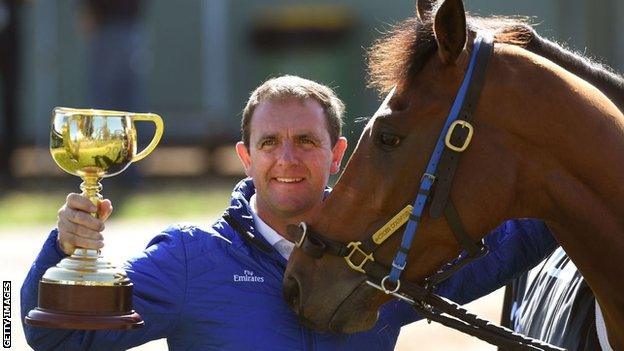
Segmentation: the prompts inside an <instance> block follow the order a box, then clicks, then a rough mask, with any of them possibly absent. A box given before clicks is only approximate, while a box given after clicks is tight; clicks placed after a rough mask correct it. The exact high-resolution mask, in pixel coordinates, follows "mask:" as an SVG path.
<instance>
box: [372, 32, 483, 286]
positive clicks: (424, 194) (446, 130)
mask: <svg viewBox="0 0 624 351" xmlns="http://www.w3.org/2000/svg"><path fill="white" fill-rule="evenodd" d="M484 40H491V39H489V38H487V39H486V38H484V37H482V36H481V35H477V38H476V39H475V42H474V46H473V50H472V54H471V56H470V63H469V64H468V69H467V70H466V73H465V74H464V79H463V81H462V83H461V86H460V87H459V91H458V92H457V95H456V96H455V101H454V102H453V106H452V107H451V111H450V112H449V115H448V117H447V119H446V122H445V124H444V127H443V128H442V131H441V132H440V136H439V138H438V141H437V143H436V146H435V149H434V151H433V153H432V154H431V158H430V159H429V164H427V168H426V170H425V173H424V174H423V175H422V178H421V181H420V188H419V190H418V195H417V196H416V199H415V200H414V204H413V210H412V212H411V213H410V216H409V220H408V222H407V226H406V228H405V231H404V232H403V238H402V240H401V245H400V247H399V249H398V251H397V253H396V255H395V257H394V259H393V261H392V268H391V270H390V273H389V274H388V276H386V277H385V278H384V279H383V280H382V282H381V286H382V287H383V289H384V291H386V292H390V293H392V292H396V291H397V290H398V289H399V286H400V278H401V274H402V273H403V270H404V269H405V266H406V265H407V254H408V252H409V249H410V247H411V245H412V241H413V240H414V237H415V235H416V230H417V229H418V224H419V223H420V219H421V217H422V215H423V212H424V209H425V205H426V204H427V200H428V199H429V198H430V191H431V187H432V186H433V184H434V182H435V179H436V174H437V169H438V163H439V162H440V157H441V156H442V152H443V151H444V148H445V147H448V148H450V149H452V150H454V151H458V152H461V151H463V150H465V149H466V147H468V144H469V143H470V138H471V137H472V126H471V125H470V124H469V123H468V122H465V121H462V120H459V119H458V116H459V112H460V110H461V108H462V105H463V104H464V101H465V99H466V93H467V92H468V88H469V87H470V84H471V81H472V75H473V72H474V69H475V65H476V62H477V57H478V54H479V50H480V49H481V43H482V42H483V41H484ZM457 126H461V127H463V128H469V131H468V133H469V136H468V138H467V139H466V140H465V142H464V145H461V146H459V147H457V146H454V145H452V144H450V142H449V136H450V135H451V134H452V132H453V130H454V129H455V128H456V127H457ZM387 281H390V283H392V284H393V285H394V286H395V288H393V289H387V288H386V287H385V284H386V283H387Z"/></svg>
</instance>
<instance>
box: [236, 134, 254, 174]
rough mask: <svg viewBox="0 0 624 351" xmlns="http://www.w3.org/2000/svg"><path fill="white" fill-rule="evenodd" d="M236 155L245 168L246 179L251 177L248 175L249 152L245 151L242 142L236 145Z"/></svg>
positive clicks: (245, 148)
mask: <svg viewBox="0 0 624 351" xmlns="http://www.w3.org/2000/svg"><path fill="white" fill-rule="evenodd" d="M236 154H237V155H238V159H239V160H240V161H241V163H242V164H243V167H244V168H245V174H246V175H247V176H248V177H251V174H249V169H250V168H251V157H250V156H249V150H247V147H246V146H245V143H243V142H242V141H239V142H238V143H236Z"/></svg>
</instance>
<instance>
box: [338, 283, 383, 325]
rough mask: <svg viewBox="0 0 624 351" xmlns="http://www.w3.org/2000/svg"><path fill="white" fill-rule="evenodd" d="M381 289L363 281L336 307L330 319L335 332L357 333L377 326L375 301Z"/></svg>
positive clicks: (377, 314) (377, 315)
mask: <svg viewBox="0 0 624 351" xmlns="http://www.w3.org/2000/svg"><path fill="white" fill-rule="evenodd" d="M378 296H379V291H378V290H377V289H374V288H372V287H371V286H370V285H368V284H366V282H362V283H361V285H360V286H358V287H357V288H356V289H355V290H353V292H351V294H350V295H349V297H347V298H346V299H345V300H344V301H343V302H342V303H341V304H340V305H339V306H338V308H337V309H336V311H335V312H334V314H333V316H332V318H331V319H330V321H329V325H328V327H329V330H330V331H331V332H333V333H357V332H362V331H366V330H369V329H371V328H373V327H374V326H375V323H376V322H377V318H378V317H379V313H378V312H377V311H378V308H377V307H375V303H374V301H375V300H376V298H377V297H378Z"/></svg>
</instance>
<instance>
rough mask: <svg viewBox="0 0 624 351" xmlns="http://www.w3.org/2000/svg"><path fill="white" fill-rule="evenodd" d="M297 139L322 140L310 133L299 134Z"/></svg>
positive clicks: (296, 136)
mask: <svg viewBox="0 0 624 351" xmlns="http://www.w3.org/2000/svg"><path fill="white" fill-rule="evenodd" d="M295 138H296V139H304V138H307V139H314V140H319V139H320V138H319V137H318V136H317V135H316V134H314V133H308V132H303V133H299V134H297V135H295Z"/></svg>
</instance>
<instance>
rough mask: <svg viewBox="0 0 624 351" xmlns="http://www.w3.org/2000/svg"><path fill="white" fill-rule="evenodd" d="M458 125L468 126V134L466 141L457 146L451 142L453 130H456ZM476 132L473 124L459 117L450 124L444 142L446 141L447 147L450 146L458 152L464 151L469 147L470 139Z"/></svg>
mask: <svg viewBox="0 0 624 351" xmlns="http://www.w3.org/2000/svg"><path fill="white" fill-rule="evenodd" d="M457 126H461V127H462V128H468V136H467V137H466V140H465V141H464V144H463V145H462V146H455V145H453V144H451V136H452V135H453V131H454V130H455V127H457ZM473 133H474V128H473V127H472V124H470V123H468V122H466V121H464V120H461V119H458V120H456V121H454V122H453V123H452V124H451V125H450V126H449V129H448V131H447V132H446V138H444V142H445V143H446V147H448V148H449V149H451V150H453V151H457V152H462V151H464V150H466V148H468V145H470V141H471V140H472V134H473Z"/></svg>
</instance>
